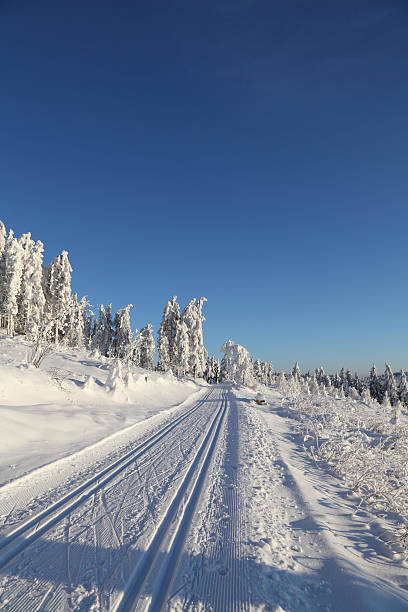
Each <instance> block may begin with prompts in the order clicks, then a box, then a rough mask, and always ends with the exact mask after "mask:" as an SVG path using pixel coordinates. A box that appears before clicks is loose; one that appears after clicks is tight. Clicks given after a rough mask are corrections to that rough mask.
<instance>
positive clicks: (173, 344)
mask: <svg viewBox="0 0 408 612" xmlns="http://www.w3.org/2000/svg"><path fill="white" fill-rule="evenodd" d="M179 321H180V306H179V304H178V303H177V295H174V296H173V297H172V299H171V300H169V301H168V302H167V304H166V306H165V308H164V310H163V317H162V322H161V324H160V327H159V331H158V341H157V348H158V354H159V360H158V363H157V369H158V370H160V371H162V372H165V371H166V370H168V369H169V368H176V367H177V361H178V355H177V334H178V323H179ZM164 338H166V340H165V339H164Z"/></svg>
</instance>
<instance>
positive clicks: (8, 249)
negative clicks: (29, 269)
mask: <svg viewBox="0 0 408 612" xmlns="http://www.w3.org/2000/svg"><path fill="white" fill-rule="evenodd" d="M23 268H24V253H23V248H22V246H21V244H20V242H19V240H18V239H17V238H15V237H14V232H13V230H10V231H9V234H8V236H7V240H6V243H5V246H4V250H3V254H2V258H1V264H0V278H1V290H0V294H1V304H0V313H1V318H2V325H3V326H5V324H7V333H8V334H9V335H10V336H12V335H13V333H14V325H15V319H16V315H17V313H18V296H19V293H20V287H21V279H22V275H23Z"/></svg>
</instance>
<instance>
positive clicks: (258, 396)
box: [255, 393, 266, 406]
mask: <svg viewBox="0 0 408 612" xmlns="http://www.w3.org/2000/svg"><path fill="white" fill-rule="evenodd" d="M255 403H256V404H259V405H260V406H264V405H265V404H266V402H265V400H264V398H263V397H262V395H261V394H260V393H257V394H256V398H255Z"/></svg>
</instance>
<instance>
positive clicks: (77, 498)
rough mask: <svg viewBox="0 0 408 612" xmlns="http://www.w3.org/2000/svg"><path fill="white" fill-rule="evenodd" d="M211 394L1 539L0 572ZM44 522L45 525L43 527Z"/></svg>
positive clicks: (191, 412) (184, 418)
mask: <svg viewBox="0 0 408 612" xmlns="http://www.w3.org/2000/svg"><path fill="white" fill-rule="evenodd" d="M211 393H212V390H210V391H208V392H207V393H206V394H205V395H204V396H203V397H202V398H201V399H199V400H198V401H197V402H196V404H194V406H193V407H192V408H190V409H188V410H187V411H186V412H185V413H183V414H182V415H180V416H178V417H177V418H175V419H174V420H172V421H171V422H170V423H167V425H165V426H164V427H162V428H161V429H159V430H158V431H157V432H156V433H155V434H153V435H151V436H150V437H149V438H147V439H146V440H145V441H144V442H142V443H141V444H139V445H137V446H136V448H134V449H133V450H131V451H129V452H127V453H126V454H125V455H123V457H120V458H119V459H117V460H116V461H114V462H113V463H111V464H109V465H108V466H107V467H105V468H104V469H103V470H100V471H99V472H97V473H96V474H95V475H94V476H92V478H89V479H88V480H86V481H85V482H84V483H82V484H81V485H80V486H79V487H75V489H73V490H72V491H70V492H69V493H67V494H66V495H64V496H63V497H61V498H60V499H59V500H58V501H56V502H54V503H53V504H51V505H50V506H48V508H45V509H44V510H42V511H41V512H39V513H38V514H36V515H35V516H33V517H31V518H30V519H29V520H27V521H25V522H24V523H23V524H22V525H20V526H19V527H17V528H16V529H14V530H13V531H11V532H9V533H8V534H7V535H6V536H4V537H3V538H2V539H1V540H0V550H3V549H5V552H4V553H3V554H1V555H0V570H1V569H2V568H3V567H4V566H5V565H7V564H8V563H9V562H10V561H12V560H13V559H14V558H15V557H17V556H18V555H19V554H20V553H21V552H22V551H23V550H24V549H25V548H27V547H28V546H29V545H30V544H32V542H34V541H35V540H37V539H38V538H39V537H40V536H42V535H43V534H44V533H46V532H47V531H49V530H50V529H51V528H52V527H53V526H54V525H55V524H57V523H58V522H59V521H61V520H62V519H63V518H64V517H65V516H67V514H69V513H70V512H71V511H72V510H74V509H75V508H77V507H78V506H80V505H81V504H82V503H83V502H85V501H86V500H87V499H88V498H89V497H90V496H91V495H93V494H94V493H96V492H97V491H99V490H100V489H102V488H103V487H104V485H105V484H106V483H108V482H109V481H110V480H112V479H113V478H115V476H117V475H118V474H120V473H121V472H122V471H123V470H125V469H126V468H127V467H128V466H129V465H130V464H131V463H132V462H134V461H136V459H138V458H139V457H141V456H142V455H143V454H145V453H146V452H147V451H148V450H149V449H151V448H152V447H153V446H154V445H155V444H157V443H158V442H159V441H160V440H162V439H163V438H164V437H165V436H166V435H167V434H168V433H169V432H170V431H172V430H173V429H174V428H175V427H177V426H178V425H179V424H180V423H182V422H183V421H185V420H186V419H188V417H189V416H190V415H192V414H193V413H194V412H196V411H197V410H198V409H199V408H200V407H201V406H202V405H203V404H204V403H205V402H206V401H207V400H208V398H209V396H210V395H211ZM217 414H218V412H217ZM42 521H45V522H43V523H42V525H40V523H41V522H42Z"/></svg>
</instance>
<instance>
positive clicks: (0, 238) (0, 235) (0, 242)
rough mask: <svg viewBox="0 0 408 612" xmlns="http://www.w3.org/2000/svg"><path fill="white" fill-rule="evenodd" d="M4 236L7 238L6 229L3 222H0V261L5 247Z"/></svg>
mask: <svg viewBox="0 0 408 612" xmlns="http://www.w3.org/2000/svg"><path fill="white" fill-rule="evenodd" d="M6 236H7V232H6V228H5V226H4V223H3V221H0V261H1V257H2V255H3V251H4V247H5V245H6Z"/></svg>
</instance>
